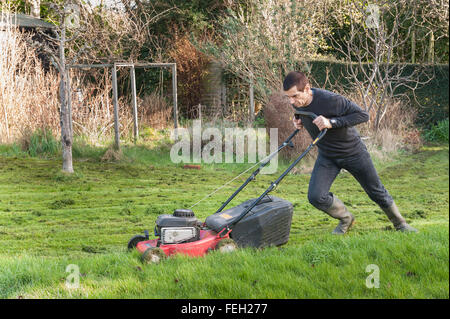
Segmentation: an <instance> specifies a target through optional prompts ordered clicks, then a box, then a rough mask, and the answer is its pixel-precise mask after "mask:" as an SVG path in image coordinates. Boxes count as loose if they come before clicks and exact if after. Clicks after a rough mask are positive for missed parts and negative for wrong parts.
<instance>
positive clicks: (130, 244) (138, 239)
mask: <svg viewBox="0 0 450 319" xmlns="http://www.w3.org/2000/svg"><path fill="white" fill-rule="evenodd" d="M144 240H147V238H146V237H145V236H142V235H136V236H133V237H131V239H130V241H129V242H128V250H132V249H135V248H136V246H137V244H138V243H139V242H141V241H144Z"/></svg>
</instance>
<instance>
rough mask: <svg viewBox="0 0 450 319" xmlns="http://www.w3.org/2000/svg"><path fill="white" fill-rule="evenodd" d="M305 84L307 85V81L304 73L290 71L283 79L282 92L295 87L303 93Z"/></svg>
mask: <svg viewBox="0 0 450 319" xmlns="http://www.w3.org/2000/svg"><path fill="white" fill-rule="evenodd" d="M307 84H309V80H308V78H307V77H306V75H305V74H304V73H302V72H297V71H292V72H289V74H288V75H286V77H285V78H284V81H283V90H285V91H287V90H289V89H290V88H292V87H293V86H294V85H295V86H296V87H297V90H299V91H303V90H304V89H305V86H306V85H307Z"/></svg>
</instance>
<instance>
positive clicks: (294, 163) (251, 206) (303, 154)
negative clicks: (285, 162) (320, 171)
mask: <svg viewBox="0 0 450 319" xmlns="http://www.w3.org/2000/svg"><path fill="white" fill-rule="evenodd" d="M296 113H297V114H302V115H306V116H310V117H312V118H313V119H315V118H317V115H315V114H314V113H310V112H301V111H296ZM326 133H327V129H323V130H322V131H320V133H319V135H318V136H317V137H316V138H315V139H314V141H312V142H311V144H310V145H309V146H308V147H307V148H306V150H305V151H304V152H303V153H302V154H301V155H300V156H299V157H298V158H297V159H296V160H295V161H294V162H293V163H292V164H291V165H289V167H288V168H287V169H286V170H285V171H284V172H283V174H281V175H280V177H278V178H277V180H276V181H275V182H272V183H271V184H270V186H269V187H268V188H267V189H266V190H265V191H264V193H262V194H261V196H259V197H258V198H257V199H256V200H255V201H254V202H253V203H252V204H251V205H250V206H249V207H247V208H246V209H245V211H243V212H242V214H241V215H240V216H239V217H238V218H236V219H235V220H234V221H233V222H232V223H231V224H229V225H228V227H229V228H232V226H233V225H235V224H236V223H238V222H239V221H240V220H241V219H242V218H244V217H245V216H246V215H247V214H248V213H249V212H250V211H251V210H252V209H253V208H254V207H255V206H256V205H258V203H259V202H260V201H261V200H262V199H263V198H264V197H265V196H266V195H267V194H268V193H270V192H271V191H272V190H273V189H274V188H275V187H276V186H277V185H278V184H280V182H281V181H282V180H283V178H284V177H285V176H286V175H287V174H288V173H289V172H290V171H291V170H292V169H293V168H294V166H295V165H297V164H298V162H300V160H301V159H302V158H303V157H305V155H306V154H308V153H309V151H310V150H311V148H313V147H314V146H315V145H316V144H317V143H318V142H319V141H320V140H321V139H322V137H324V136H325V134H326Z"/></svg>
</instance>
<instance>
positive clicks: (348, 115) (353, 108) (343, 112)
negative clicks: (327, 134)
mask: <svg viewBox="0 0 450 319" xmlns="http://www.w3.org/2000/svg"><path fill="white" fill-rule="evenodd" d="M336 108H337V112H336V114H339V115H338V116H336V117H333V118H330V123H331V126H332V128H340V127H349V126H355V125H357V124H360V123H364V122H367V121H368V120H369V113H367V112H366V111H364V110H363V109H361V108H360V107H359V106H358V105H356V103H354V102H352V101H350V100H348V99H346V98H345V97H343V96H338V97H337V98H336Z"/></svg>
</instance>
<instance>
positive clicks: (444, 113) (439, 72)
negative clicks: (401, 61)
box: [309, 61, 449, 127]
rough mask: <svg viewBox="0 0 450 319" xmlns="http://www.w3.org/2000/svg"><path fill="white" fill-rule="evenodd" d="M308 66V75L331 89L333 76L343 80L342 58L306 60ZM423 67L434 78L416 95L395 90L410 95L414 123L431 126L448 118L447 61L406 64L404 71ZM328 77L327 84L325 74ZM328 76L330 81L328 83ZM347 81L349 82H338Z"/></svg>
mask: <svg viewBox="0 0 450 319" xmlns="http://www.w3.org/2000/svg"><path fill="white" fill-rule="evenodd" d="M309 64H310V66H311V72H310V76H311V78H312V79H313V83H314V82H315V84H316V85H318V86H320V87H325V88H326V89H332V84H335V81H336V79H340V80H342V77H340V75H341V74H345V68H346V63H345V62H331V61H309ZM420 67H425V68H427V71H429V72H431V73H432V74H434V78H433V79H432V80H431V81H430V82H428V83H427V84H426V85H424V86H422V87H421V88H420V89H417V90H416V92H415V93H416V98H415V99H414V97H413V96H412V93H411V92H410V91H409V92H408V90H406V89H405V88H402V89H401V90H399V91H398V92H406V93H408V94H409V95H410V101H411V107H412V108H414V109H415V110H416V111H417V119H416V124H417V125H420V126H421V127H430V126H432V125H435V124H436V123H438V122H439V121H441V120H444V119H446V118H448V117H449V116H448V113H449V93H448V92H449V65H448V64H435V65H426V66H422V65H419V64H408V65H407V66H406V67H405V69H404V71H403V72H405V74H410V73H411V72H412V71H413V70H414V69H415V68H420ZM327 69H328V76H329V81H328V83H327V84H326V85H324V84H325V82H326V76H327ZM330 80H331V83H332V84H331V83H329V82H330ZM341 84H343V85H348V84H350V83H341ZM416 100H417V101H416Z"/></svg>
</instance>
